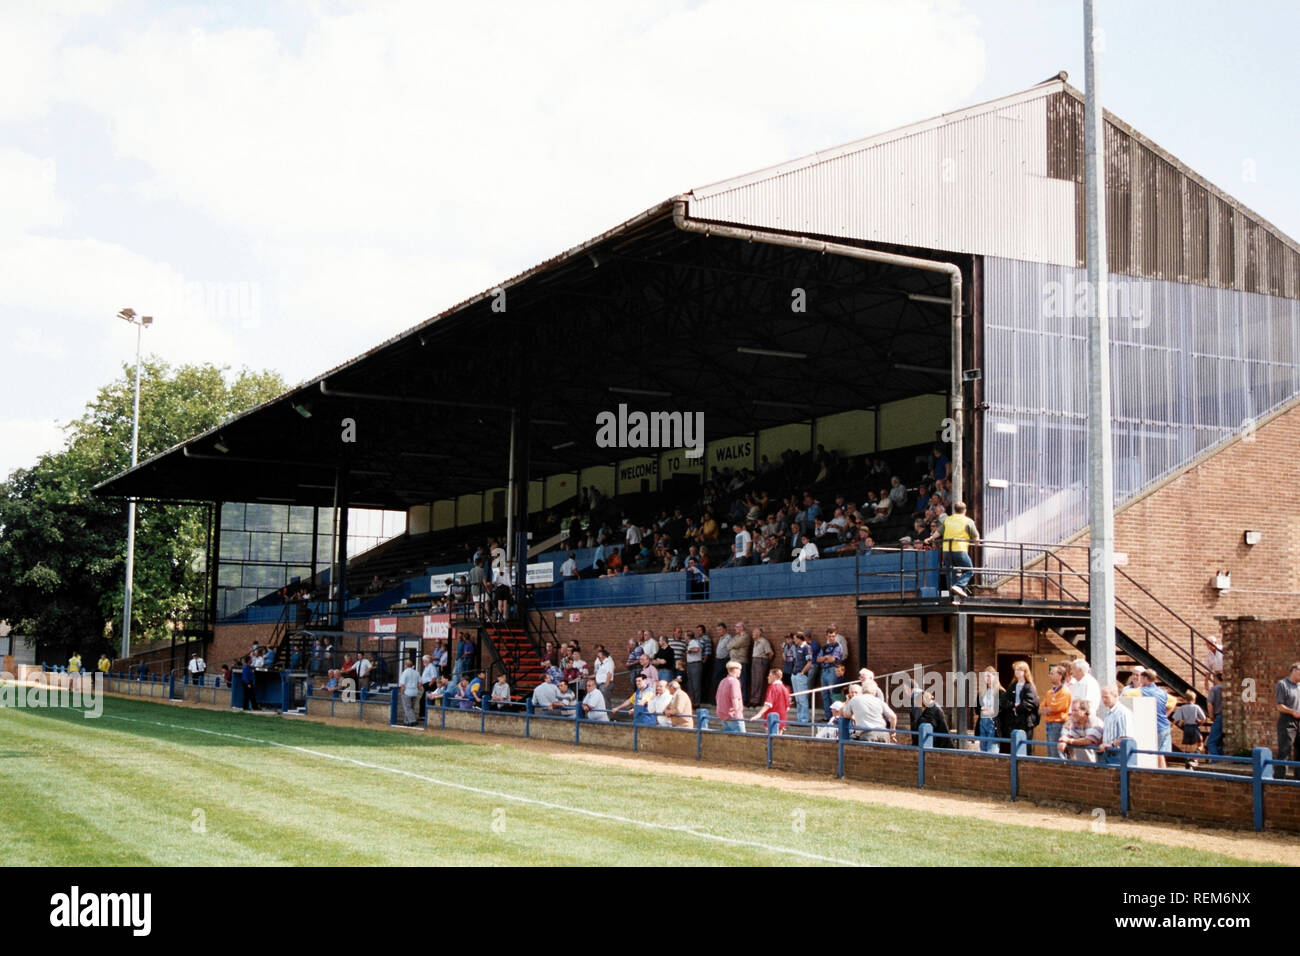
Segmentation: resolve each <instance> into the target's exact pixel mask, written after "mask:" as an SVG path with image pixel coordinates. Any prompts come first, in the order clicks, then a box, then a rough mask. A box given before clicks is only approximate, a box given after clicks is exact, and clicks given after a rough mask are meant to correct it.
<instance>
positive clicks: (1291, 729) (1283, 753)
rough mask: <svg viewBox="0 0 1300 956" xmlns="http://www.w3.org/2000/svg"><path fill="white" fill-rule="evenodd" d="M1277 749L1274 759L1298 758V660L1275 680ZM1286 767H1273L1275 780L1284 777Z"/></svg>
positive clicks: (1299, 736)
mask: <svg viewBox="0 0 1300 956" xmlns="http://www.w3.org/2000/svg"><path fill="white" fill-rule="evenodd" d="M1276 697H1277V750H1276V752H1275V753H1274V755H1273V756H1274V759H1277V760H1300V661H1296V662H1295V663H1294V664H1292V665H1291V672H1290V673H1289V674H1288V675H1287V676H1286V677H1283V678H1282V679H1281V680H1280V681H1278V682H1277V693H1276ZM1286 769H1287V768H1286V767H1274V768H1273V776H1274V778H1275V779H1277V780H1285V779H1286Z"/></svg>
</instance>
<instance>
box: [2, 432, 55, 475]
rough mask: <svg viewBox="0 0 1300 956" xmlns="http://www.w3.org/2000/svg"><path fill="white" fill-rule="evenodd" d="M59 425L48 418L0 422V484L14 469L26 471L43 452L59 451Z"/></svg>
mask: <svg viewBox="0 0 1300 956" xmlns="http://www.w3.org/2000/svg"><path fill="white" fill-rule="evenodd" d="M63 444H64V435H63V429H62V428H61V427H60V423H59V422H57V421H55V420H54V419H52V418H9V419H0V481H4V480H5V479H7V478H8V477H9V475H10V473H11V472H13V471H14V469H16V468H30V467H31V466H32V465H34V464H36V461H37V459H39V458H40V457H41V455H43V454H46V453H47V452H52V451H58V450H59V449H60V448H62V447H63Z"/></svg>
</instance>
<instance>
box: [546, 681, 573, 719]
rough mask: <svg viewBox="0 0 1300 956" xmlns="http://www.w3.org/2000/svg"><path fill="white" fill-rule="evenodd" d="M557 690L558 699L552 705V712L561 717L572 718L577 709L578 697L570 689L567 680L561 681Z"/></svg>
mask: <svg viewBox="0 0 1300 956" xmlns="http://www.w3.org/2000/svg"><path fill="white" fill-rule="evenodd" d="M555 690H556V699H555V703H553V704H551V707H550V709H551V712H552V713H556V714H559V716H561V717H572V716H573V713H574V710H575V709H576V707H577V700H578V695H577V694H575V693H574V692H573V690H572V689H571V688H570V687H569V682H568V681H567V680H562V681H560V683H559V685H558V686H557V687H556V689H555Z"/></svg>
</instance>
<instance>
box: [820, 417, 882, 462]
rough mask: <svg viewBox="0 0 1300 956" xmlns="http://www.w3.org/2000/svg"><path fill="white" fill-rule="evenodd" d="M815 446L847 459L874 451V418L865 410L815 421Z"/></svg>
mask: <svg viewBox="0 0 1300 956" xmlns="http://www.w3.org/2000/svg"><path fill="white" fill-rule="evenodd" d="M817 444H819V445H825V446H826V447H827V448H828V449H830V450H831V451H834V452H838V453H839V454H840V455H843V456H845V457H849V456H852V455H861V454H863V453H865V452H870V451H875V450H876V416H875V414H874V413H872V412H869V411H867V410H865V409H855V410H853V411H848V412H840V413H839V414H837V415H826V416H824V417H822V418H819V419H817Z"/></svg>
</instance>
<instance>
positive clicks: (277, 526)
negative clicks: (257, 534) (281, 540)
mask: <svg viewBox="0 0 1300 956" xmlns="http://www.w3.org/2000/svg"><path fill="white" fill-rule="evenodd" d="M288 525H289V509H288V508H287V507H285V506H284V505H268V504H261V503H257V502H252V503H250V504H248V505H247V506H246V509H245V511H244V528H245V529H246V530H248V531H284V530H285V529H286V528H287V527H288Z"/></svg>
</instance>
